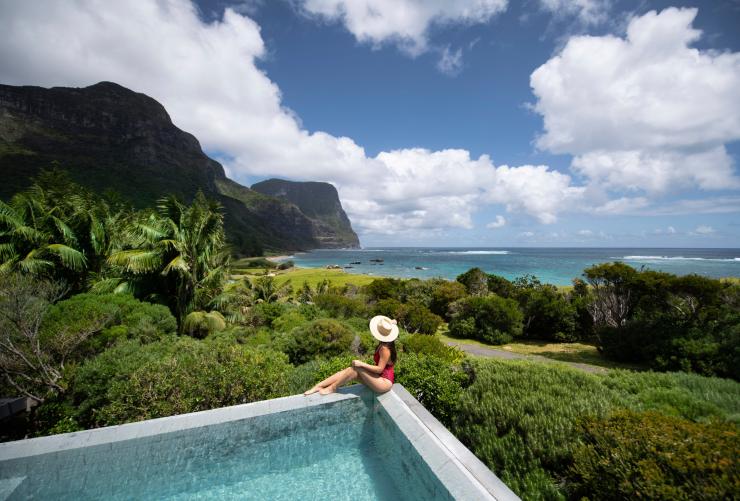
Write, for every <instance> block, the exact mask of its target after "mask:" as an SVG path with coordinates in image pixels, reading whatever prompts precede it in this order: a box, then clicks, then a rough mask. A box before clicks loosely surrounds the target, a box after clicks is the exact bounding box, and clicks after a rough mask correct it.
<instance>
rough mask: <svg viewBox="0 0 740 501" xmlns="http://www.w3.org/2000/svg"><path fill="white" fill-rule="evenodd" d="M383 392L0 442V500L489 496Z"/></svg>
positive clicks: (289, 399)
mask: <svg viewBox="0 0 740 501" xmlns="http://www.w3.org/2000/svg"><path fill="white" fill-rule="evenodd" d="M404 391H405V390H404ZM391 393H392V392H389V393H388V394H386V395H387V397H386V396H385V395H384V396H382V397H381V398H380V399H378V398H376V397H375V396H374V395H372V394H371V393H369V392H367V391H364V390H361V389H359V388H355V389H354V390H349V391H345V392H344V393H340V394H336V395H331V396H327V397H322V396H319V395H315V396H311V397H308V398H306V397H303V396H296V397H287V398H285V399H276V400H271V401H265V402H257V403H254V404H246V405H242V406H235V407H230V408H224V409H216V410H213V411H206V412H201V413H195V414H187V415H182V416H173V417H171V418H164V419H157V420H151V421H145V422H142V423H132V424H128V425H122V426H117V427H109V428H101V429H99V430H91V431H87V432H80V433H73V434H64V435H58V436H54V437H44V438H39V439H32V440H25V441H19V442H12V443H9V444H0V501H3V500H5V499H8V500H16V499H54V500H81V499H111V500H118V499H157V500H186V499H187V500H197V499H202V500H210V499H219V500H220V499H243V500H252V499H255V500H256V499H259V500H281V499H332V500H333V499H363V500H386V499H410V500H416V499H418V500H435V499H454V498H459V499H465V498H467V499H482V498H486V497H488V498H489V499H492V498H493V495H492V494H491V493H490V489H489V490H486V487H485V486H484V485H483V484H481V483H480V482H479V481H478V480H476V478H475V476H474V475H471V473H470V471H467V470H466V469H465V468H464V467H463V468H457V466H458V465H452V463H451V461H452V458H453V456H451V455H449V454H448V456H447V457H445V456H444V454H442V455H439V454H436V455H435V451H434V450H432V449H433V447H432V448H430V444H426V445H423V446H422V447H419V445H420V442H419V440H418V439H419V438H420V437H421V434H420V433H421V432H414V431H412V430H411V429H410V428H408V425H409V424H416V425H418V424H419V423H413V418H414V415H413V412H406V411H404V412H406V414H402V413H401V411H403V407H404V404H403V403H400V404H399V402H401V400H400V399H399V398H398V397H396V400H395V401H392V400H391V399H390V397H392V396H393V395H392V394H391ZM386 400H387V402H386V403H385V404H384V402H385V401H386ZM399 419H400V420H401V421H404V419H406V421H405V423H406V425H407V426H406V428H407V430H406V431H404V430H403V429H402V427H399V425H398V423H397V421H398V420H399ZM420 430H421V431H423V427H422V428H420ZM432 445H433V444H432ZM436 452H439V451H436ZM430 454H431V455H430ZM447 463H450V465H452V466H455V467H456V468H452V467H451V466H450V465H447ZM435 469H437V470H440V471H443V472H445V471H446V473H444V474H442V475H439V474H438V473H435V471H434V470H435ZM457 469H459V472H457V473H459V474H457V475H456V474H455V472H456V470H457ZM452 470H455V471H452ZM449 471H452V475H450V473H449ZM489 473H490V472H489ZM491 475H492V474H491ZM494 478H495V477H494ZM496 480H497V479H496ZM483 483H484V484H485V482H483ZM509 492H510V491H509ZM497 497H498V496H497Z"/></svg>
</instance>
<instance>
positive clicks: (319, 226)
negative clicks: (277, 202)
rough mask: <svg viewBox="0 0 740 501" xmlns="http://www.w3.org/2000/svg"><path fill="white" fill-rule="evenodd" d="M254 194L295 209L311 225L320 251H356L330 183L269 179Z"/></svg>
mask: <svg viewBox="0 0 740 501" xmlns="http://www.w3.org/2000/svg"><path fill="white" fill-rule="evenodd" d="M252 189H253V190H254V191H258V192H260V193H263V194H265V195H270V196H272V197H277V198H281V199H283V200H286V201H288V202H290V203H292V204H294V205H296V206H297V207H298V208H299V209H301V212H303V213H304V214H305V215H306V216H308V217H309V218H310V219H311V221H312V223H313V234H314V238H316V240H317V241H319V242H321V244H322V247H334V248H336V247H359V245H360V241H359V239H358V238H357V235H356V234H355V232H354V231H353V230H352V225H351V224H350V222H349V218H348V217H347V214H346V213H345V212H344V209H343V208H342V204H341V203H340V201H339V194H338V193H337V189H336V188H335V187H334V186H332V185H331V184H329V183H318V182H304V183H297V182H294V181H286V180H283V179H268V180H267V181H262V182H260V183H256V184H253V185H252Z"/></svg>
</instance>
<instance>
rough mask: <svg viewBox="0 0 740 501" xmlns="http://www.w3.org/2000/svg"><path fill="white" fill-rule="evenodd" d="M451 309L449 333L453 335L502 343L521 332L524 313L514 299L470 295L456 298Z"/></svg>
mask: <svg viewBox="0 0 740 501" xmlns="http://www.w3.org/2000/svg"><path fill="white" fill-rule="evenodd" d="M450 308H451V311H453V315H452V321H451V322H450V335H452V336H454V337H459V338H472V339H479V340H481V341H485V342H487V343H492V344H503V343H508V342H509V341H511V339H512V338H513V337H514V336H520V335H521V333H522V320H523V315H522V312H521V311H519V306H518V305H517V302H516V301H514V300H513V299H505V298H502V297H499V296H496V295H490V296H486V297H481V296H471V297H466V298H464V299H461V300H459V301H456V302H455V303H453V304H452V305H451V307H450Z"/></svg>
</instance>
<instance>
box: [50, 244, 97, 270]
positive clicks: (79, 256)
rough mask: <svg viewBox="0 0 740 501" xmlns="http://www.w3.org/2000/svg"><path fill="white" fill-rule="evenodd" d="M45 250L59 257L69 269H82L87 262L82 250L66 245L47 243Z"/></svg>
mask: <svg viewBox="0 0 740 501" xmlns="http://www.w3.org/2000/svg"><path fill="white" fill-rule="evenodd" d="M46 250H47V251H48V252H50V253H52V254H54V255H56V256H57V257H59V259H60V260H61V261H62V264H63V265H64V266H65V267H67V268H69V269H70V270H74V271H82V270H83V269H84V268H85V265H86V264H87V259H86V258H85V255H84V254H83V253H82V252H80V251H78V250H77V249H73V248H72V247H69V246H67V245H64V244H49V245H47V246H46Z"/></svg>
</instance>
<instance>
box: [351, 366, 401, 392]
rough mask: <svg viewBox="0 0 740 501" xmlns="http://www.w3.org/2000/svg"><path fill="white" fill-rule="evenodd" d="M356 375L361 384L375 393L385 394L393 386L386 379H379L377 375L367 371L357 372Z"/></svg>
mask: <svg viewBox="0 0 740 501" xmlns="http://www.w3.org/2000/svg"><path fill="white" fill-rule="evenodd" d="M357 375H358V377H359V379H360V381H362V383H363V384H364V385H365V386H367V387H368V388H370V389H371V390H373V391H374V392H375V393H385V392H386V391H388V390H390V389H391V387H392V386H393V383H391V382H390V381H389V380H388V379H386V378H384V377H380V376H379V375H378V374H373V373H372V372H369V371H363V370H359V371H357Z"/></svg>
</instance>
